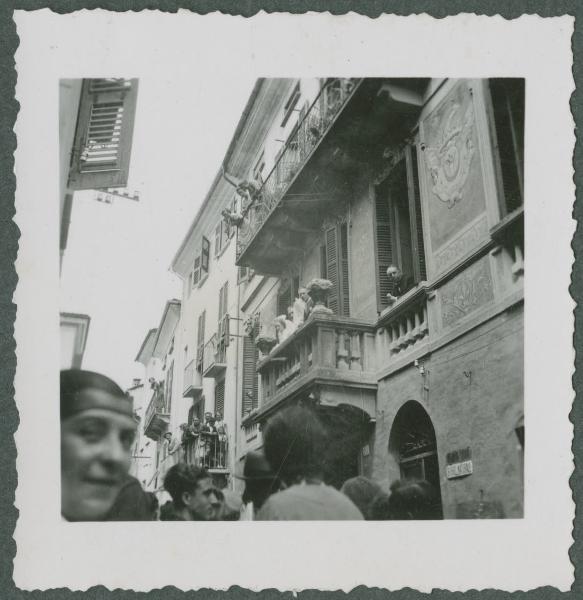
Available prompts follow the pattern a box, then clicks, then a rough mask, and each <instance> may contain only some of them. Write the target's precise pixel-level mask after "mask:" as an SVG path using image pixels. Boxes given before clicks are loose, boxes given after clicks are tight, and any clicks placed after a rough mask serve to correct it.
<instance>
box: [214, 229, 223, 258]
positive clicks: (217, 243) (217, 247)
mask: <svg viewBox="0 0 583 600" xmlns="http://www.w3.org/2000/svg"><path fill="white" fill-rule="evenodd" d="M221 223H222V221H221ZM221 223H219V224H218V225H217V226H216V228H215V256H216V255H217V254H218V253H219V252H220V251H221V232H222V224H221Z"/></svg>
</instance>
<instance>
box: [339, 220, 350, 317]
mask: <svg viewBox="0 0 583 600" xmlns="http://www.w3.org/2000/svg"><path fill="white" fill-rule="evenodd" d="M338 233H339V235H340V256H339V258H340V270H339V275H340V281H339V282H338V283H339V285H338V288H339V297H340V314H341V315H342V316H343V317H348V316H350V279H349V273H348V225H347V224H346V223H343V224H342V225H340V226H339V232H338Z"/></svg>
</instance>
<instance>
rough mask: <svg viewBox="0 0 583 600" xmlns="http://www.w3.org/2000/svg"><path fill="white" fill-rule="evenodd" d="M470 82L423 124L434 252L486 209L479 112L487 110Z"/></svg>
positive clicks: (458, 86) (422, 162)
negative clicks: (479, 102)
mask: <svg viewBox="0 0 583 600" xmlns="http://www.w3.org/2000/svg"><path fill="white" fill-rule="evenodd" d="M470 84H471V82H468V81H466V80H464V81H459V82H455V84H454V85H453V87H451V88H450V90H449V92H448V93H447V94H446V95H445V96H444V97H443V99H442V100H441V101H440V102H438V103H437V104H436V106H435V107H434V108H433V110H432V111H431V112H430V113H429V114H428V115H427V116H425V117H424V118H422V121H421V125H420V144H419V148H420V150H421V151H420V152H419V177H420V179H422V182H423V185H422V194H423V203H424V206H425V210H426V213H427V215H428V219H427V223H428V224H429V226H428V229H429V231H428V234H429V238H430V242H431V245H430V248H431V251H432V252H434V253H438V252H440V251H441V250H442V249H443V248H445V247H447V245H448V243H449V242H450V241H452V240H454V239H455V238H457V237H458V236H460V233H461V232H462V231H463V230H464V229H465V228H467V227H469V226H470V224H471V223H473V222H475V221H476V220H477V219H478V218H479V217H480V215H483V214H485V212H486V194H485V186H484V174H483V171H482V157H481V149H480V143H479V137H478V129H479V126H478V124H479V123H481V122H482V121H483V120H484V119H485V115H482V114H480V115H478V114H477V110H483V109H482V108H480V109H478V108H477V106H478V105H477V104H475V103H474V94H475V93H481V92H478V91H473V90H472V87H471V85H470ZM479 105H480V106H481V104H479ZM434 256H435V255H434ZM434 262H439V261H438V260H436V261H434ZM445 262H447V261H445Z"/></svg>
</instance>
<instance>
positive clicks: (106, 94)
mask: <svg viewBox="0 0 583 600" xmlns="http://www.w3.org/2000/svg"><path fill="white" fill-rule="evenodd" d="M137 94H138V80H137V79H84V80H83V86H82V88H81V99H80V102H79V112H78V116H77V127H76V130H75V140H74V143H73V150H72V154H71V168H70V171H69V184H68V185H69V187H70V188H71V189H73V190H88V189H102V188H113V187H125V186H126V185H127V181H128V172H129V166H130V154H131V147H132V137H133V131H134V120H135V112H136V100H137Z"/></svg>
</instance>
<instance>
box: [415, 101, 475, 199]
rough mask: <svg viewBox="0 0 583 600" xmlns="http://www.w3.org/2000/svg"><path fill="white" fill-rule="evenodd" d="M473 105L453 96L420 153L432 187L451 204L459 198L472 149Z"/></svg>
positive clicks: (466, 176)
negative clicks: (463, 103)
mask: <svg viewBox="0 0 583 600" xmlns="http://www.w3.org/2000/svg"><path fill="white" fill-rule="evenodd" d="M473 128H474V109H473V106H472V104H471V103H468V104H467V105H466V106H465V107H463V106H462V105H461V104H460V102H458V101H455V100H452V101H450V102H448V103H447V108H446V111H445V113H444V114H443V115H442V117H441V119H440V120H439V121H438V124H437V132H436V136H435V139H434V140H433V145H431V146H430V145H425V146H424V147H423V148H422V149H423V153H424V156H425V162H426V164H427V170H428V171H429V174H430V177H431V182H432V187H431V191H432V192H433V193H434V194H435V195H436V196H437V198H439V200H441V202H444V203H445V204H446V205H447V208H453V206H454V205H455V204H456V202H459V201H460V200H462V197H463V190H464V185H465V183H466V180H467V178H468V174H469V172H470V164H471V162H472V158H473V157H474V153H475V149H474V142H473V139H472V134H473Z"/></svg>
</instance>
